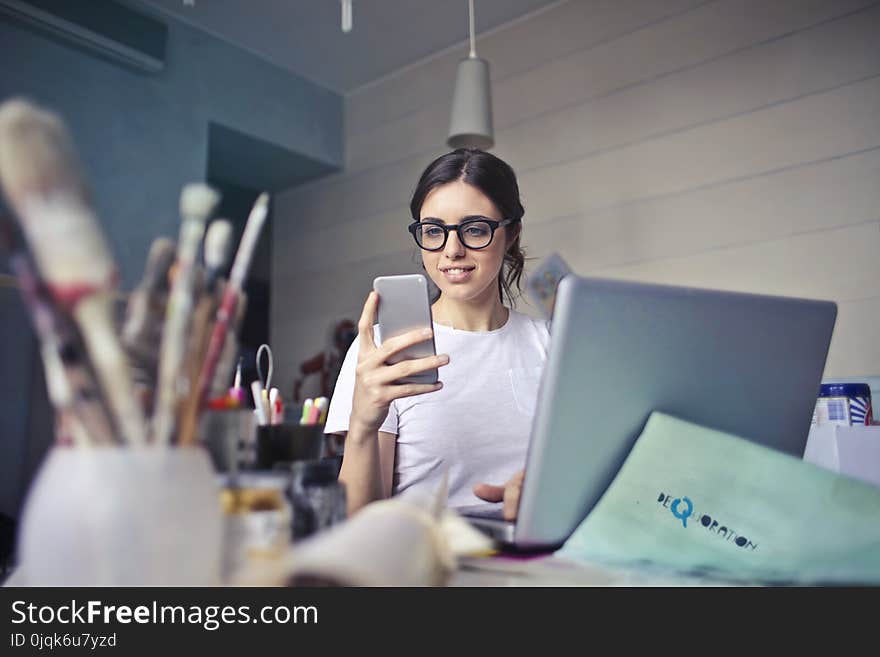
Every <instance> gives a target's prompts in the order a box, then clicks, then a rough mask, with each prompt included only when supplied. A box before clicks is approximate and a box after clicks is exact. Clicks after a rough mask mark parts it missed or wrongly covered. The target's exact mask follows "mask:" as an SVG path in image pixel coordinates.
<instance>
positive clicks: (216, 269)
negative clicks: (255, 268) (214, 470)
mask: <svg viewBox="0 0 880 657" xmlns="http://www.w3.org/2000/svg"><path fill="white" fill-rule="evenodd" d="M231 243H232V224H231V223H230V222H229V221H227V220H225V219H218V220H217V221H214V222H212V223H211V225H210V226H209V227H208V231H207V232H206V233H205V249H204V251H205V283H204V290H203V292H202V294H201V296H200V298H199V301H198V303H197V304H196V309H195V312H194V313H193V322H192V330H191V331H190V345H189V356H188V358H187V376H188V377H189V384H190V385H189V393H188V394H187V397H186V400H185V401H184V403H183V404H182V405H181V412H180V420H179V423H178V426H179V431H178V436H179V442H180V443H181V444H185V443H188V442H190V441H191V440H192V438H193V435H194V433H195V430H196V424H197V422H198V413H199V406H200V404H199V398H198V377H199V374H200V372H201V369H202V361H203V360H204V358H205V353H206V352H207V350H208V339H209V338H210V335H211V322H212V320H213V318H214V315H215V313H216V312H217V305H218V304H219V302H220V294H221V288H222V283H223V279H222V277H221V274H222V272H223V270H224V269H225V267H226V265H227V263H228V258H229V250H230V249H229V247H230V246H231Z"/></svg>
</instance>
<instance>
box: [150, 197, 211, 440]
mask: <svg viewBox="0 0 880 657" xmlns="http://www.w3.org/2000/svg"><path fill="white" fill-rule="evenodd" d="M219 200H220V195H219V194H218V193H217V192H216V191H214V190H213V189H211V188H210V187H208V186H207V185H205V184H202V183H193V184H189V185H186V186H185V187H184V188H183V191H182V192H181V195H180V214H181V218H182V222H181V225H180V238H179V239H178V240H177V262H176V266H177V273H176V276H175V278H174V284H173V285H172V287H171V294H170V295H169V298H168V310H167V311H166V313H165V327H164V329H163V331H162V347H161V350H160V352H159V382H158V386H157V391H156V408H155V411H154V413H153V439H154V440H155V441H156V443H157V444H159V445H167V444H168V442H169V441H170V440H171V436H172V435H173V434H174V428H175V424H176V421H177V412H178V402H179V400H180V399H181V397H183V396H184V395H186V393H187V390H186V387H187V382H188V379H187V377H186V373H185V371H184V368H183V364H184V354H185V352H186V345H187V339H186V332H187V328H188V326H189V323H190V319H191V314H192V308H193V287H194V284H195V281H196V257H197V256H198V253H199V246H200V245H201V243H202V236H203V235H204V234H205V223H206V222H207V220H208V218H209V217H210V215H211V213H212V212H213V211H214V208H215V207H216V206H217V203H218V202H219Z"/></svg>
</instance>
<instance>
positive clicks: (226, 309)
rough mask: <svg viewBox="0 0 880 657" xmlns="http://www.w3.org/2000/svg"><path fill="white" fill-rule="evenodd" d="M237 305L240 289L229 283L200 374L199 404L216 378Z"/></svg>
mask: <svg viewBox="0 0 880 657" xmlns="http://www.w3.org/2000/svg"><path fill="white" fill-rule="evenodd" d="M237 305H238V291H237V290H235V289H233V287H232V286H231V285H227V286H226V289H225V290H224V291H223V300H222V301H221V302H220V307H219V308H218V309H217V321H216V322H215V323H214V330H213V331H212V332H211V340H210V342H208V351H207V352H206V353H205V360H204V362H203V363H202V372H201V374H200V375H199V386H198V396H197V399H198V401H199V404H204V403H205V402H206V401H207V399H208V394H209V391H210V389H211V382H212V381H213V380H214V373H215V372H216V371H217V362H218V361H219V360H220V355H221V354H222V353H223V345H224V344H225V343H226V332H227V331H228V330H229V323H230V321H231V319H232V318H233V317H234V316H235V309H236V306H237Z"/></svg>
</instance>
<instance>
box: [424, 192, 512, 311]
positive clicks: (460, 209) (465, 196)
mask: <svg viewBox="0 0 880 657" xmlns="http://www.w3.org/2000/svg"><path fill="white" fill-rule="evenodd" d="M476 215H479V216H483V217H486V218H487V219H494V220H495V221H500V220H501V219H503V218H504V217H502V216H501V214H500V213H499V211H498V209H497V208H496V207H495V204H494V203H492V201H490V200H489V197H487V196H486V195H485V194H483V192H481V191H480V190H479V189H477V188H476V187H474V186H473V185H469V184H468V183H466V182H463V181H461V180H456V181H455V182H451V183H446V184H445V185H440V186H439V187H435V188H434V189H432V190H431V191H430V192H429V193H428V195H427V196H426V197H425V200H424V202H423V203H422V209H421V212H420V213H419V220H420V221H425V220H426V219H439V220H440V221H441V222H442V223H445V224H457V223H459V222H460V221H461V220H462V219H464V218H465V217H472V216H476ZM510 229H511V227H507V226H505V227H501V228H498V229H497V230H496V231H495V236H494V237H493V238H492V243H491V244H489V246H487V247H486V248H484V249H479V250H474V249H469V248H467V247H465V246H464V245H463V244H462V243H461V241H460V240H459V239H458V234H457V233H456V232H455V231H454V230H453V231H449V238H448V239H447V240H446V246H444V247H443V248H442V249H441V250H440V251H425V250H422V262H423V263H424V265H425V270H426V271H427V272H428V275H429V276H430V277H431V280H433V281H434V283H435V284H436V285H437V287H439V288H440V291H441V292H442V296H441V298H444V297H445V298H446V299H450V300H452V299H454V300H458V301H482V300H483V299H486V300H488V299H492V298H495V299H497V298H498V273H499V272H500V271H501V265H502V264H503V262H504V252H505V250H506V249H507V246H508V245H509V242H510V240H509V237H508V236H509V235H510V232H509V230H510ZM512 229H513V230H515V229H516V228H515V227H514V228H512Z"/></svg>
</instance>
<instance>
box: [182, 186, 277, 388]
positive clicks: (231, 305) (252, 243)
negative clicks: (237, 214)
mask: <svg viewBox="0 0 880 657" xmlns="http://www.w3.org/2000/svg"><path fill="white" fill-rule="evenodd" d="M268 212H269V194H267V193H266V192H263V193H262V194H260V196H259V197H258V198H257V200H256V202H255V203H254V207H253V208H252V209H251V213H250V215H249V216H248V220H247V224H246V225H245V228H244V234H243V235H242V237H241V243H240V244H239V245H238V251H236V253H235V260H234V261H233V263H232V271H231V272H230V274H229V282H228V283H227V284H226V288H225V289H224V290H223V300H222V301H221V302H220V307H219V308H218V309H217V320H216V322H215V323H214V330H213V331H212V333H211V340H210V342H209V343H208V353H207V354H206V355H205V362H204V364H203V365H202V372H201V374H200V376H199V390H198V399H199V403H200V404H203V403H205V401H206V400H207V398H208V393H209V391H210V389H211V386H212V385H213V382H214V374H215V372H216V371H217V363H218V361H219V360H220V356H221V354H222V352H223V347H224V344H225V343H226V334H227V331H228V330H229V324H230V322H231V321H234V318H235V316H236V306H237V305H238V301H239V295H241V294H242V290H243V289H244V281H245V278H246V277H247V273H248V269H249V268H250V264H251V259H252V258H253V255H254V250H255V249H256V248H257V241H258V240H259V239H260V233H261V231H262V230H263V224H264V223H265V222H266V215H267V214H268Z"/></svg>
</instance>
